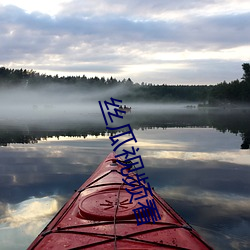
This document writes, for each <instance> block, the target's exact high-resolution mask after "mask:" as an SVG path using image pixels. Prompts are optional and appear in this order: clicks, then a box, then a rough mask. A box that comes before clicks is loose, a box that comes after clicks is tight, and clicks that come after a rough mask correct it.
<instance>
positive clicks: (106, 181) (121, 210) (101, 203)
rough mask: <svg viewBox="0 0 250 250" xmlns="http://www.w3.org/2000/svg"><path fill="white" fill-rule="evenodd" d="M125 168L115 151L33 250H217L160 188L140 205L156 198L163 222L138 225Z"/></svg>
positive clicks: (132, 175)
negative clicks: (159, 193)
mask: <svg viewBox="0 0 250 250" xmlns="http://www.w3.org/2000/svg"><path fill="white" fill-rule="evenodd" d="M120 160H121V159H120ZM122 168H124V166H123V165H121V164H119V163H118V162H117V159H116V158H115V154H114V152H112V153H110V154H109V155H108V156H107V158H106V159H105V160H104V161H103V162H102V163H101V164H100V165H99V167H98V168H97V169H96V171H95V172H94V173H93V174H92V175H91V177H90V178H89V179H88V180H87V181H86V182H85V183H84V184H83V185H82V186H81V187H80V188H79V189H78V190H77V191H76V192H75V193H74V195H73V196H72V197H71V199H70V200H69V201H68V202H67V203H66V204H65V205H64V206H63V208H62V209H61V210H60V211H59V212H58V213H57V215H56V216H55V217H54V218H53V219H52V221H51V222H50V223H49V224H48V225H47V226H46V227H45V228H44V230H43V231H42V232H41V233H40V234H39V235H38V236H37V238H36V239H35V240H34V242H33V243H32V244H31V245H30V247H29V248H28V249H29V250H31V249H100V248H103V249H124V250H125V249H130V250H131V249H193V250H195V249H197V250H198V249H212V248H211V247H210V246H209V245H208V244H207V243H206V242H204V241H203V240H202V238H201V237H200V235H199V234H198V233H197V232H196V231H195V230H194V229H193V228H192V227H191V226H190V225H189V224H187V222H186V221H185V220H184V219H182V218H181V217H180V216H179V215H178V214H177V213H176V212H175V211H174V210H173V208H172V207H171V206H170V205H169V204H167V203H166V202H165V201H164V200H163V199H162V198H161V197H160V196H159V195H158V194H157V193H156V192H155V191H154V190H152V195H151V194H150V193H148V196H147V197H145V198H142V199H139V200H138V201H139V202H141V203H143V204H146V201H147V200H152V199H154V201H155V204H156V206H157V209H158V212H159V215H160V218H161V219H160V220H158V221H154V222H148V223H145V224H142V225H137V224H138V220H137V219H136V216H135V213H134V211H135V209H138V208H139V207H140V205H139V204H138V202H137V201H134V200H133V201H132V202H131V203H130V202H129V201H130V198H131V195H130V194H129V193H128V192H127V191H126V188H128V185H126V184H124V178H125V177H124V176H122V174H121V169H122ZM126 171H127V170H126ZM127 174H128V172H127ZM129 176H130V177H134V174H133V172H132V173H129Z"/></svg>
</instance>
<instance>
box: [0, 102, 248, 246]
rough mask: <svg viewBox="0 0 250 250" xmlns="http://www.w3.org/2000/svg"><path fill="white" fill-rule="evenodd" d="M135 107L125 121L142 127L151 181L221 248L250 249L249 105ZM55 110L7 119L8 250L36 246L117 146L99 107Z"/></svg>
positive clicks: (2, 232) (0, 236) (4, 221)
mask: <svg viewBox="0 0 250 250" xmlns="http://www.w3.org/2000/svg"><path fill="white" fill-rule="evenodd" d="M133 107H134V109H133V111H132V113H131V114H127V115H126V116H125V117H124V119H123V120H121V119H119V121H117V124H119V125H124V124H128V123H129V124H130V125H131V127H132V128H133V129H134V130H133V131H134V134H135V136H136V139H137V141H138V142H137V144H136V146H138V147H139V148H140V151H139V152H140V155H141V156H142V158H143V161H144V164H145V173H146V175H147V176H148V177H149V183H150V185H151V186H153V187H154V188H155V190H156V192H157V193H159V194H160V195H161V196H162V197H163V198H164V199H165V200H166V201H167V202H168V203H169V204H170V205H171V206H172V207H174V208H175V210H176V211H177V212H178V213H179V214H180V215H181V216H182V217H184V218H185V220H187V222H189V223H190V224H191V225H192V226H193V227H194V228H195V229H196V230H197V231H198V232H199V233H200V234H201V235H202V236H203V237H204V238H205V239H206V240H207V242H208V243H210V245H212V246H213V247H214V248H215V249H250V184H249V183H250V150H249V141H250V118H249V117H250V112H249V110H240V109H237V110H228V109H220V110H219V109H218V110H216V109H214V110H199V109H197V108H194V109H187V108H185V106H183V105H179V106H178V105H174V106H169V105H168V106H158V107H157V106H155V107H154V108H153V107H151V106H148V107H145V106H136V105H134V106H133ZM46 109H49V110H46V112H44V108H40V107H38V108H37V107H35V115H34V107H33V108H31V109H30V110H28V111H27V112H25V114H26V115H27V113H29V112H30V113H31V114H32V115H30V116H22V115H20V116H15V117H13V116H11V113H10V115H9V116H6V115H5V116H4V117H2V118H0V144H1V147H0V190H1V191H0V242H1V249H25V248H27V247H28V246H29V244H30V243H31V242H32V241H33V240H34V238H35V237H36V236H37V234H38V233H40V231H41V230H42V229H43V227H44V226H45V225H46V224H47V223H48V222H49V221H50V220H51V218H52V217H53V216H54V215H55V213H56V212H57V211H58V210H59V209H60V207H61V206H62V205H63V204H64V203H65V202H66V201H67V200H68V199H69V197H70V196H71V195H72V194H73V192H74V190H75V189H77V188H78V187H79V186H80V185H81V184H82V183H83V182H84V181H85V180H86V179H87V178H88V177H89V176H90V175H91V174H92V173H93V171H94V170H95V169H96V167H97V166H98V165H99V164H100V162H101V161H102V160H103V159H104V158H105V157H106V155H107V154H108V153H109V152H110V151H112V146H111V141H110V140H109V135H110V134H109V133H108V132H109V131H107V130H106V126H105V123H104V120H103V118H102V115H101V111H100V109H99V106H98V103H97V104H96V109H94V110H91V111H90V112H88V111H84V112H83V113H80V112H78V113H77V112H74V111H72V110H66V111H65V110H63V111H60V112H61V113H60V112H59V111H58V110H57V112H56V113H55V110H53V108H50V107H46ZM50 109H51V110H50ZM60 114H61V115H60ZM131 145H132V144H131ZM128 146H129V145H128Z"/></svg>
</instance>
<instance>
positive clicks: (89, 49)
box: [0, 0, 250, 83]
mask: <svg viewBox="0 0 250 250" xmlns="http://www.w3.org/2000/svg"><path fill="white" fill-rule="evenodd" d="M226 2H227V1H222V0H221V1H219V2H215V1H212V2H211V1H202V2H201V1H196V0H193V1H188V2H187V1H178V2H173V1H167V2H166V1H160V0H157V1H145V2H144V3H143V5H142V4H141V2H139V1H132V0H130V1H126V3H124V2H117V1H113V0H106V1H102V2H101V3H100V1H96V0H93V1H84V2H82V1H78V0H75V1H70V2H66V3H65V5H64V9H62V11H61V12H58V14H57V15H55V16H50V15H49V14H46V13H41V12H38V11H36V12H31V13H28V12H26V11H25V10H23V9H21V8H19V7H16V6H11V5H6V6H1V5H0V30H1V32H0V39H1V44H0V53H1V55H2V56H1V59H0V63H1V64H3V65H5V66H9V67H15V68H16V67H20V66H22V67H25V68H33V69H35V70H41V71H42V72H58V71H59V72H58V73H60V72H62V74H61V75H63V74H65V72H66V73H68V74H69V73H73V74H77V73H79V74H84V73H88V74H91V75H92V76H93V75H98V76H103V75H104V76H111V75H113V76H114V77H118V78H119V79H121V78H128V77H131V78H132V79H133V78H135V81H139V82H140V81H150V82H153V83H166V81H164V80H167V81H169V83H176V82H177V81H179V82H182V83H185V82H186V83H190V82H192V81H194V82H195V83H199V82H200V83H216V81H217V82H220V81H223V80H234V79H236V78H239V77H240V76H241V75H240V65H241V63H242V62H243V61H244V60H245V61H246V60H249V59H250V58H249V57H247V56H246V54H245V55H244V58H242V53H241V50H240V48H242V47H244V46H245V47H246V49H247V48H248V47H249V40H250V30H249V25H248V23H249V22H250V13H249V12H247V11H246V10H245V11H244V9H243V8H240V7H236V10H237V11H238V12H237V11H233V8H232V6H235V5H233V4H234V1H233V0H231V1H228V3H226ZM229 2H230V4H229ZM246 4H247V3H246V1H243V6H244V7H246ZM110 6H112V7H110ZM222 6H224V7H225V10H226V11H224V12H223V10H222ZM208 10H209V11H208ZM219 10H220V11H219ZM216 11H217V12H216ZM213 12H214V13H215V14H213ZM227 49H232V50H234V51H235V53H234V57H233V62H232V61H229V60H232V58H230V56H228V55H229V54H230V52H229V51H226V50H227ZM187 52H188V53H187ZM215 53H217V54H216V56H215ZM159 55H161V57H160V59H159ZM194 55H195V58H194ZM230 55H231V54H230ZM214 57H215V58H214ZM176 58H177V59H176ZM211 59H212V60H213V61H211ZM204 63H205V64H207V65H209V66H208V67H203V65H204ZM221 63H222V64H223V65H224V67H220V68H218V67H216V65H220V64H221ZM232 64H234V65H236V64H237V65H239V66H238V67H239V69H236V66H234V70H233V71H231V66H232ZM213 65H214V66H213ZM194 68H195V69H197V70H193V69H194ZM224 69H225V70H224ZM229 69H230V70H229ZM203 70H204V72H205V74H204V75H202V74H200V72H202V71H203ZM206 72H207V73H206ZM228 72H231V73H228ZM225 73H228V74H225ZM230 74H231V75H230ZM201 75H202V77H201ZM163 81H164V82H163Z"/></svg>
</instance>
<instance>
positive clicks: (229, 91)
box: [0, 63, 250, 106]
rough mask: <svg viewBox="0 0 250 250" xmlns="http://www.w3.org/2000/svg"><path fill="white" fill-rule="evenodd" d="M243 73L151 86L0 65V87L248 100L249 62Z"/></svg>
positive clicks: (138, 97)
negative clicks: (238, 76) (210, 81)
mask: <svg viewBox="0 0 250 250" xmlns="http://www.w3.org/2000/svg"><path fill="white" fill-rule="evenodd" d="M242 69H243V76H242V78H241V79H240V80H238V79H237V80H233V81H231V82H225V81H224V82H222V83H218V84H217V85H191V86H190V85H189V86H187V85H166V84H162V85H153V84H151V83H144V82H142V83H140V84H139V83H134V82H133V81H132V80H131V79H130V78H128V79H123V80H122V81H121V80H117V79H116V78H113V77H110V78H107V79H105V78H104V77H101V78H99V77H90V78H87V77H86V76H85V75H82V76H67V77H65V76H62V77H59V76H58V75H55V76H51V75H47V74H40V73H38V72H36V71H34V70H26V69H9V68H5V67H0V87H4V88H9V87H21V88H27V89H30V88H31V89H35V88H38V87H42V86H48V85H51V84H53V83H55V84H59V85H60V84H63V85H67V86H72V88H73V87H76V88H80V89H81V90H82V91H83V92H85V93H86V92H87V91H90V90H98V91H103V90H108V89H113V88H114V87H118V89H119V87H120V91H119V92H118V94H117V95H116V96H115V97H114V98H121V99H122V100H124V101H149V102H173V101H190V102H201V103H204V104H205V103H206V104H208V105H215V106H216V105H224V104H228V103H231V104H232V103H248V104H249V103H250V64H249V63H244V64H242Z"/></svg>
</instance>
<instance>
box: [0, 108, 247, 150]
mask: <svg viewBox="0 0 250 250" xmlns="http://www.w3.org/2000/svg"><path fill="white" fill-rule="evenodd" d="M249 114H250V109H245V110H240V109H239V110H199V109H194V110H185V109H183V108H181V109H177V110H176V109H175V110H174V111H173V110H171V109H170V110H168V109H157V110H145V109H144V110H142V109H141V108H139V107H138V109H136V107H135V110H134V111H133V112H132V113H131V114H128V115H126V116H124V120H123V121H122V122H123V124H126V123H129V124H131V126H132V128H133V129H135V130H137V129H151V128H176V127H178V128H190V127H192V128H194V127H196V128H197V127H203V128H207V127H209V128H215V129H217V130H218V131H220V132H223V133H225V132H226V131H228V132H230V133H233V134H236V135H238V134H239V135H240V136H241V138H242V140H241V142H240V144H239V148H241V149H249V145H250V126H249V125H250V115H249ZM119 120H120V119H119ZM72 121H74V122H72ZM118 123H119V121H118ZM106 132H107V130H105V126H104V123H103V120H102V116H101V114H96V113H86V114H84V115H83V114H81V115H78V116H75V117H74V119H72V120H67V121H66V120H65V121H61V120H56V119H55V120H54V119H50V120H46V119H45V120H44V121H41V120H39V121H37V122H36V121H32V122H31V121H19V122H18V123H17V122H15V121H14V122H13V121H12V120H10V121H9V122H6V121H5V122H1V123H0V145H1V146H7V145H9V144H10V143H23V144H26V143H37V142H38V141H39V140H41V139H47V138H52V137H54V136H55V137H57V138H59V137H60V136H71V137H84V138H85V137H86V136H88V135H95V136H99V135H103V136H104V135H105V133H106Z"/></svg>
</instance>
